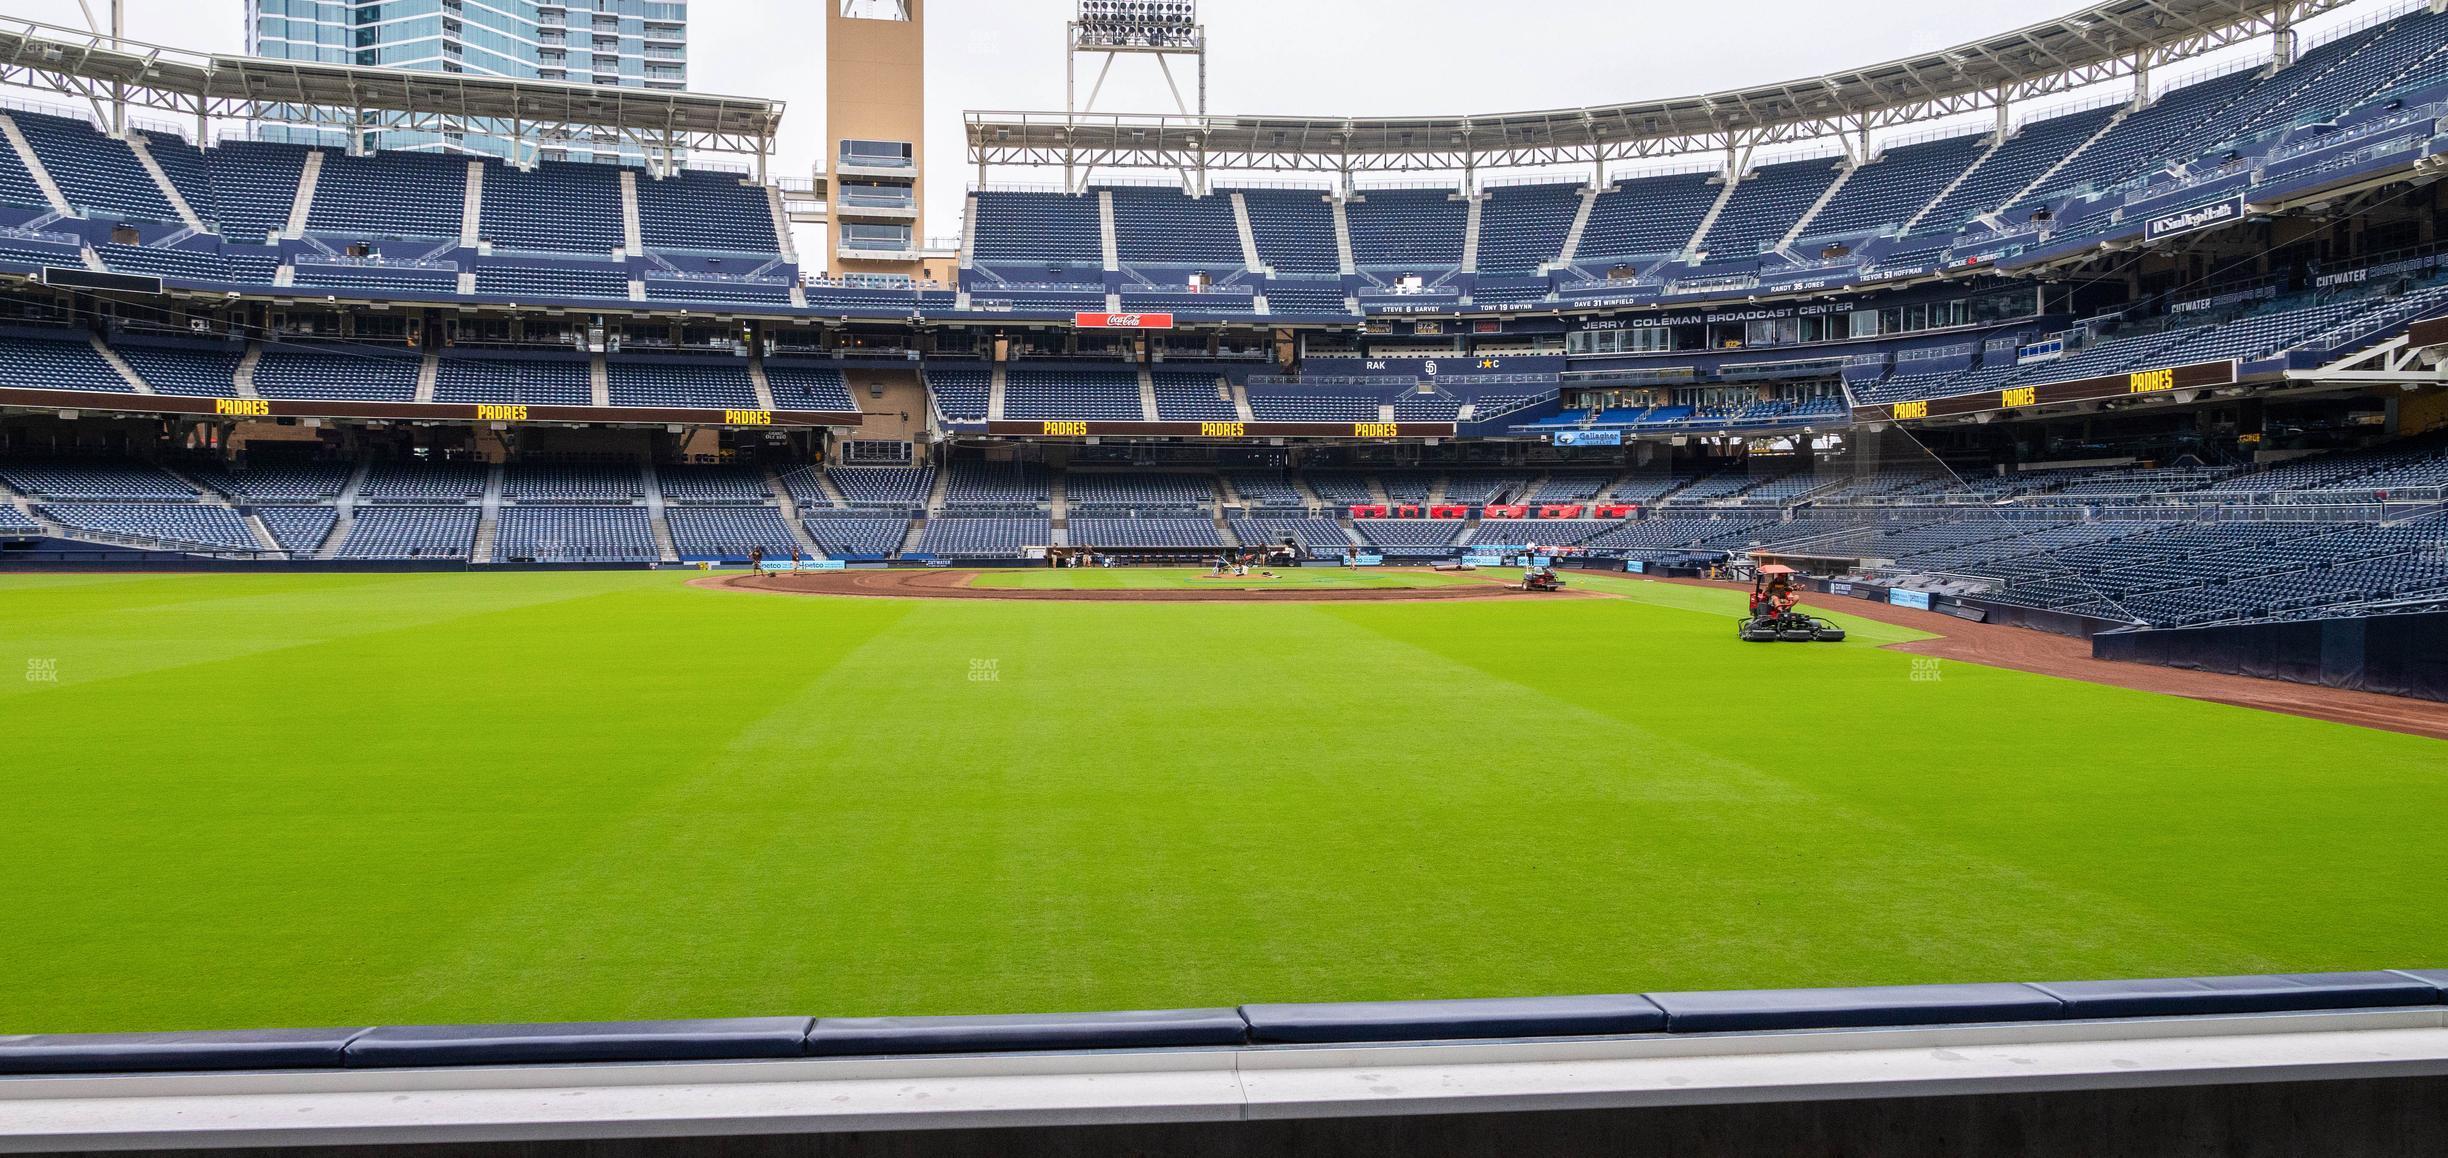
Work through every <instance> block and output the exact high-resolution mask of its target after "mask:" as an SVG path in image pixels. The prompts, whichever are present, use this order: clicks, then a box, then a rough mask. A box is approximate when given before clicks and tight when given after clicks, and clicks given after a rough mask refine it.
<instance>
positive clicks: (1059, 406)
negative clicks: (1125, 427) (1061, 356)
mask: <svg viewBox="0 0 2448 1158" xmlns="http://www.w3.org/2000/svg"><path fill="white" fill-rule="evenodd" d="M1003 417H1005V418H1011V419H1046V418H1077V419H1086V420H1091V421H1094V420H1105V421H1117V422H1137V421H1140V420H1141V419H1143V418H1145V417H1146V415H1145V414H1144V413H1143V412H1142V411H1141V409H1140V406H1139V375H1137V374H1136V373H1132V372H1129V371H1115V370H1018V369H1015V370H1009V371H1006V372H1005V374H1004V385H1003Z"/></svg>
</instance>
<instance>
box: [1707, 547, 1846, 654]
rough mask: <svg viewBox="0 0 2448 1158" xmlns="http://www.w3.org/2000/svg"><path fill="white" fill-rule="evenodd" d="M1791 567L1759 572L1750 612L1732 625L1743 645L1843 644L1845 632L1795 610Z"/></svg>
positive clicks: (1769, 568) (1825, 621)
mask: <svg viewBox="0 0 2448 1158" xmlns="http://www.w3.org/2000/svg"><path fill="white" fill-rule="evenodd" d="M1796 574H1798V573H1797V572H1796V571H1795V570H1794V569H1793V568H1791V567H1784V566H1769V567H1762V568H1760V569H1759V575H1758V577H1757V579H1756V581H1755V586H1754V587H1753V588H1752V591H1751V610H1750V613H1749V614H1747V615H1745V616H1743V617H1742V619H1740V620H1738V621H1737V622H1736V624H1735V628H1734V634H1735V635H1736V637H1737V638H1740V639H1741V640H1742V641H1743V642H1744V643H1843V642H1844V638H1845V633H1844V629H1843V628H1841V627H1838V626H1836V625H1835V624H1833V623H1830V622H1828V621H1827V620H1824V619H1815V618H1812V617H1811V616H1808V615H1804V614H1802V612H1801V611H1800V610H1799V609H1798V608H1796V607H1795V606H1794V597H1795V596H1794V590H1793V587H1792V579H1793V576H1794V575H1796Z"/></svg>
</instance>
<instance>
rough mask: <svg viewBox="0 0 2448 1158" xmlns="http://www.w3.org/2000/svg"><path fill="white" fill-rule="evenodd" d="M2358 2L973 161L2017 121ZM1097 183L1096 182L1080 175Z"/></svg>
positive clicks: (1584, 149) (2183, 15)
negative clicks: (1488, 111)
mask: <svg viewBox="0 0 2448 1158" xmlns="http://www.w3.org/2000/svg"><path fill="white" fill-rule="evenodd" d="M2350 2H2352V0H2109V2H2108V3H2103V4H2097V5H2094V6H2092V7H2089V8H2085V9H2083V10H2082V11H2079V12H2075V13H2073V14H2071V15H2067V16H2063V17H2060V18H2057V19H2054V20H2049V21H2045V22H2042V23H2039V24H2034V25H2031V26H2030V27H2027V28H2021V29H2017V30H2015V31H2013V32H2007V33H2003V34H2000V35H1997V36H1991V37H1987V38H1985V39H1982V40H1978V41H1974V42H1972V43H1970V44H1963V45H1958V46H1956V47H1954V48H1948V49H1943V50H1940V51H1937V52H1928V53H1923V54H1920V55H1918V56H1912V57H1906V58H1904V59H1901V60H1893V61H1889V62H1887V63H1885V64H1878V65H1872V66H1870V67H1868V68H1859V69H1853V70H1850V71H1846V72H1839V73H1831V74H1829V75H1827V76H1821V77H1813V78H1811V79H1809V80H1797V81H1787V82H1785V83H1782V84H1770V85H1759V86H1755V87H1752V88H1744V89H1734V90H1729V91H1726V92H1719V93H1710V94H1707V95H1704V96H1691V97H1678V98H1675V99H1671V100H1659V101H1643V102H1639V103H1634V104H1622V105H1606V106H1600V107H1592V108H1579V109H1553V110H1548V111H1545V112H1523V113H1503V114H1497V115H1493V116H1452V117H1390V118H1377V117H1372V118H1354V117H1303V116H1204V117H1202V116H1195V115H1163V114H1153V115H1137V114H1103V113H1081V114H1066V113H1059V112H1053V113H1013V112H972V113H970V114H969V115H968V139H969V154H970V156H969V159H970V162H971V163H972V164H975V165H977V166H978V167H979V169H980V170H981V180H982V179H983V171H984V170H985V169H987V168H988V167H990V166H995V165H1020V166H1030V167H1037V168H1052V167H1063V168H1065V169H1066V170H1069V171H1071V172H1073V173H1074V174H1078V173H1080V172H1081V171H1082V170H1093V169H1096V168H1120V169H1180V170H1183V171H1184V172H1192V173H1204V172H1206V171H1207V170H1210V169H1251V170H1287V169H1288V170H1305V171H1315V172H1343V173H1350V172H1354V171H1381V172H1382V171H1403V170H1444V171H1453V170H1471V169H1481V168H1514V167H1521V168H1531V167H1541V166H1563V165H1576V164H1578V165H1589V164H1603V163H1605V162H1608V161H1614V160H1624V159H1631V158H1638V157H1656V156H1668V155H1675V154H1682V153H1694V152H1704V151H1717V150H1727V151H1733V150H1747V149H1751V148H1755V147H1758V146H1761V145H1772V144H1777V143H1781V142H1787V141H1803V140H1813V139H1819V138H1828V137H1838V138H1848V147H1851V141H1852V140H1859V139H1864V138H1866V137H1867V135H1868V134H1869V133H1870V132H1872V131H1874V130H1878V129H1883V128H1890V127H1894V126H1897V125H1904V124H1911V123H1914V122H1917V121H1925V120H1931V119H1934V118H1939V117H1947V116H1954V115H1959V114H1963V113H1970V112H1978V111H1982V110H1989V109H1996V110H1999V111H2000V113H2001V116H2002V115H2003V112H2004V110H2006V109H2009V108H2011V107H2012V106H2013V105H2015V104H2017V103H2019V102H2022V101H2026V100H2030V99H2032V98H2034V97H2040V96H2046V95H2049V94H2051V93H2058V92H2066V91H2070V90H2074V89H2079V88H2084V87H2087V86H2090V85H2095V84H2101V83H2105V82H2108V81H2113V80H2117V79H2120V78H2126V77H2134V76H2136V75H2137V74H2141V75H2143V76H2148V75H2149V74H2150V73H2151V72H2154V71H2157V70H2159V69H2162V68H2164V67H2165V66H2166V65H2168V64H2170V63H2173V62H2176V61H2180V60H2184V59H2187V58H2190V57H2194V56H2199V55H2201V54H2204V53H2208V52H2214V51H2217V50H2219V49H2222V48H2226V47H2228V46H2230V45H2234V44H2239V43H2243V42H2245V41H2248V40H2253V39H2256V38H2260V37H2264V36H2267V37H2271V38H2272V39H2273V41H2274V42H2283V41H2285V40H2287V39H2289V37H2286V36H2282V35H2281V34H2285V33H2290V32H2291V31H2292V30H2293V28H2294V27H2295V26H2296V25H2297V24H2298V23H2300V22H2302V21H2303V20H2305V19H2308V18H2310V17H2312V16H2316V15H2319V14H2321V13H2323V12H2327V11H2330V10H2332V9H2336V8H2341V7H2344V6H2345V5H2347V4H2348V3H2350ZM1080 179H1081V180H1084V179H1085V178H1084V177H1082V178H1080Z"/></svg>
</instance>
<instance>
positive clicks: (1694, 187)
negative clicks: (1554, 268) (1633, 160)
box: [1574, 173, 1724, 265]
mask: <svg viewBox="0 0 2448 1158" xmlns="http://www.w3.org/2000/svg"><path fill="white" fill-rule="evenodd" d="M1713 176H1714V174H1710V173H1672V174H1668V175H1666V176H1661V177H1636V178H1633V179H1631V180H1627V181H1618V182H1616V183H1615V184H1614V186H1613V187H1612V188H1609V189H1608V190H1606V191H1605V192H1603V193H1600V194H1599V195H1598V200H1597V203H1596V204H1593V205H1591V206H1590V219H1589V225H1588V227H1586V228H1585V229H1583V230H1582V233H1581V246H1580V249H1579V250H1578V251H1577V252H1576V253H1575V255H1574V261H1575V263H1577V264H1582V265H1587V264H1590V263H1592V262H1600V261H1604V260H1606V259H1609V258H1628V257H1662V256H1664V255H1666V254H1670V253H1675V252H1678V251H1680V250H1682V248H1683V247H1684V246H1686V245H1689V244H1690V243H1691V239H1692V234H1694V233H1697V232H1699V229H1700V220H1701V218H1703V217H1705V216H1707V215H1708V211H1709V207H1710V206H1712V205H1714V204H1716V203H1717V197H1718V195H1719V194H1720V193H1722V192H1724V187H1723V186H1722V185H1720V184H1719V183H1717V182H1716V181H1714V180H1712V179H1711V178H1712V177H1713Z"/></svg>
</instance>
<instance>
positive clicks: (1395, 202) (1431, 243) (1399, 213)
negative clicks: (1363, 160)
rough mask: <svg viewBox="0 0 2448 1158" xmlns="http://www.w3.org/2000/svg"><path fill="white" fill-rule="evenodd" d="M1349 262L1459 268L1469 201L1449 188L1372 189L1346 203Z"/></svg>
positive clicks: (1415, 269) (1412, 268)
mask: <svg viewBox="0 0 2448 1158" xmlns="http://www.w3.org/2000/svg"><path fill="white" fill-rule="evenodd" d="M1343 214H1344V217H1345V218H1346V219H1347V222H1348V224H1349V225H1350V227H1351V245H1352V262H1353V264H1355V265H1358V266H1359V267H1360V268H1362V269H1400V270H1404V271H1408V272H1415V273H1417V272H1427V271H1433V270H1439V269H1453V268H1459V267H1460V266H1461V264H1462V241H1463V238H1462V234H1463V231H1464V229H1465V228H1466V226H1467V225H1468V223H1469V219H1470V203H1469V202H1467V201H1465V200H1463V199H1462V198H1461V197H1460V196H1459V195H1458V194H1456V193H1455V192H1454V191H1453V190H1451V189H1371V190H1368V191H1367V192H1365V193H1363V194H1361V195H1360V196H1358V197H1355V198H1353V199H1352V200H1350V201H1349V202H1347V203H1345V205H1344V207H1343Z"/></svg>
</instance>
